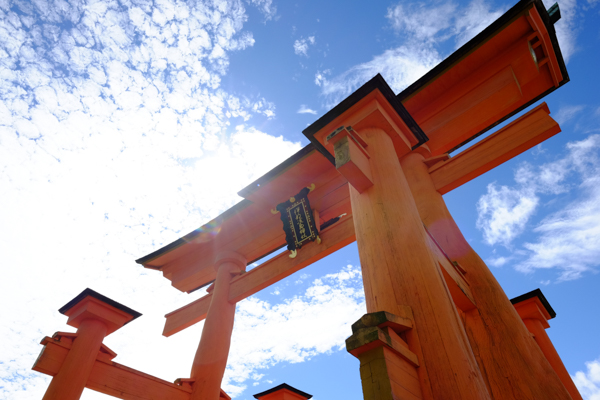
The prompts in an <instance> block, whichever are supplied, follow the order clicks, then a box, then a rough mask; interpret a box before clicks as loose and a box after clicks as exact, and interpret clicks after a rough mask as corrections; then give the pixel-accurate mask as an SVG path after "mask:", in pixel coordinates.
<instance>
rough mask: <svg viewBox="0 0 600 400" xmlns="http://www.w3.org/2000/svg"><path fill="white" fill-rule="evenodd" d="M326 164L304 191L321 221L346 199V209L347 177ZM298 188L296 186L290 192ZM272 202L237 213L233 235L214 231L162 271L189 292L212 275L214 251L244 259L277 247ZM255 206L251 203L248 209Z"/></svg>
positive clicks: (279, 237)
mask: <svg viewBox="0 0 600 400" xmlns="http://www.w3.org/2000/svg"><path fill="white" fill-rule="evenodd" d="M330 167H331V168H330V170H328V171H327V172H325V173H324V175H323V176H322V177H323V181H321V180H319V179H316V180H315V182H316V183H315V186H316V188H315V190H313V191H312V192H311V193H309V195H308V198H309V200H310V202H311V207H312V208H313V209H316V210H318V211H319V213H320V215H321V218H323V219H324V220H325V221H326V220H328V219H330V218H333V217H336V216H338V215H340V214H341V212H339V211H340V207H339V206H340V205H342V206H343V205H344V203H348V209H349V194H348V189H347V181H346V179H345V178H344V177H343V176H341V175H340V174H339V173H338V172H337V171H336V170H335V168H334V167H333V166H331V164H330ZM317 185H319V186H317ZM301 188H302V187H300V188H296V189H295V191H294V192H292V194H295V193H296V191H298V190H300V189H301ZM275 205H276V203H275V202H274V204H272V205H270V206H269V208H265V209H262V210H259V211H260V212H257V214H252V215H246V214H244V215H240V216H239V218H238V227H239V232H238V233H239V235H238V236H237V237H235V238H228V237H225V238H222V237H219V235H217V237H216V238H215V239H214V240H213V241H212V242H209V243H207V246H203V247H198V249H197V250H194V251H191V252H190V253H188V254H186V255H185V256H182V257H180V258H177V259H176V260H173V261H171V262H170V263H168V264H167V265H165V266H164V267H163V268H162V271H163V274H164V275H165V277H167V278H168V279H170V280H171V281H172V285H173V286H174V287H176V288H177V289H179V290H181V291H185V292H190V291H192V290H195V289H197V288H198V287H200V286H202V285H203V284H206V283H208V282H210V281H211V280H213V279H214V271H213V268H212V263H213V260H214V257H215V254H216V252H218V251H235V252H237V253H239V254H242V255H244V257H246V259H248V260H254V259H256V258H258V257H260V256H262V255H264V254H268V253H270V252H271V251H273V250H274V249H277V248H278V247H281V246H282V245H283V244H284V243H285V234H284V232H283V226H282V223H281V220H280V218H279V214H276V215H273V214H271V211H270V209H271V208H273V207H274V206H275ZM257 207H258V206H256V207H255V206H254V205H252V206H251V207H250V208H249V209H250V210H254V209H256V208H257ZM267 213H268V214H267ZM261 218H262V219H261Z"/></svg>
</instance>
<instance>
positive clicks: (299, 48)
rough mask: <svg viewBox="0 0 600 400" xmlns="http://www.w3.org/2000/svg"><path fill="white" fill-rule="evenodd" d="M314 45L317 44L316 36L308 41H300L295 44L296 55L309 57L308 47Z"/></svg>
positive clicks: (307, 39)
mask: <svg viewBox="0 0 600 400" xmlns="http://www.w3.org/2000/svg"><path fill="white" fill-rule="evenodd" d="M313 44H315V37H314V36H309V37H308V38H306V39H304V38H302V39H298V40H296V41H295V42H294V53H296V55H298V56H304V57H308V46H311V45H313Z"/></svg>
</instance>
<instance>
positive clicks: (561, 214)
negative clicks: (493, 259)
mask: <svg viewBox="0 0 600 400" xmlns="http://www.w3.org/2000/svg"><path fill="white" fill-rule="evenodd" d="M567 151H568V154H567V155H566V156H565V157H564V158H562V159H559V160H557V161H554V162H551V163H547V164H544V165H541V166H539V167H536V168H534V167H532V166H530V165H528V164H523V165H522V166H521V167H520V168H519V169H518V170H517V172H516V174H515V180H516V181H517V186H516V187H514V188H510V187H507V186H501V187H500V188H497V187H496V185H495V184H490V185H489V186H488V193H487V194H485V195H484V196H482V197H481V198H480V200H479V203H478V222H477V225H478V227H479V228H480V229H481V230H482V231H483V235H484V239H485V241H486V242H487V243H488V244H490V245H493V244H502V245H504V246H509V245H511V244H512V241H513V240H514V239H515V238H516V237H517V236H518V235H520V234H522V233H523V232H524V231H525V229H526V225H527V223H528V221H529V219H530V217H531V216H532V215H533V214H534V212H535V210H536V208H537V207H538V206H539V204H540V202H541V197H540V196H541V195H542V194H554V195H557V194H561V193H570V192H573V191H577V193H578V196H577V199H576V200H573V201H571V202H570V203H568V204H567V205H566V206H565V207H563V208H562V209H561V210H559V211H556V212H554V213H552V214H550V215H549V216H547V217H546V218H544V219H543V220H542V221H541V222H539V223H538V224H537V225H536V226H535V227H533V229H532V233H534V234H537V237H536V238H535V239H534V240H529V241H527V242H525V243H523V244H522V248H521V249H519V251H518V255H519V258H518V259H516V260H515V261H514V263H513V264H514V266H515V268H516V269H518V270H520V271H522V272H532V271H534V270H536V269H549V268H554V269H556V270H558V271H559V272H560V276H559V279H560V280H570V279H576V278H579V277H581V276H582V274H583V273H584V272H585V271H589V270H591V269H594V268H596V267H597V266H598V259H599V258H600V189H599V188H600V154H599V152H600V136H599V135H591V136H589V137H588V138H587V139H585V140H582V141H578V142H572V143H569V144H568V145H567ZM567 178H569V180H567Z"/></svg>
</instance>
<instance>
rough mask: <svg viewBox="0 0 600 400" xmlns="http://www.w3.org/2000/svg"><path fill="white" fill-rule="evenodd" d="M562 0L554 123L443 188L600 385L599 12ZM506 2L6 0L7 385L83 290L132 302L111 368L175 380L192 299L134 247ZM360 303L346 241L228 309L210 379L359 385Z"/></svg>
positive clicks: (61, 326) (598, 393)
mask: <svg viewBox="0 0 600 400" xmlns="http://www.w3.org/2000/svg"><path fill="white" fill-rule="evenodd" d="M559 4H560V7H561V12H562V19H561V20H560V21H559V22H558V23H557V24H556V28H557V31H558V36H559V41H560V44H561V48H562V51H563V55H564V56H565V59H566V60H567V69H568V70H569V74H570V77H571V82H570V83H568V84H567V85H565V86H564V87H562V88H561V89H559V90H557V91H556V92H554V93H552V94H551V95H549V96H548V97H547V98H546V99H545V101H546V102H547V103H548V105H549V107H550V110H551V112H552V114H551V115H552V116H553V117H554V118H555V119H556V120H557V121H558V122H559V123H560V124H561V127H562V130H563V131H562V132H561V133H560V134H558V135H557V136H555V137H553V138H551V139H550V140H548V141H547V142H544V143H543V144H541V145H539V146H537V147H536V148H534V149H532V150H530V151H529V152H527V153H526V154H523V155H521V156H519V157H517V158H515V159H513V160H511V161H509V162H507V163H505V164H504V165H502V166H500V167H498V168H496V169H495V170H494V171H491V172H489V173H488V174H486V175H484V176H482V177H480V178H478V179H476V180H474V181H472V182H470V183H468V184H466V185H464V186H462V187H460V188H458V189H456V190H454V191H453V192H450V193H449V194H447V195H445V199H446V201H447V203H448V205H449V207H450V210H451V212H452V213H453V215H454V216H455V219H456V220H457V222H458V224H459V226H460V228H461V229H462V230H463V232H464V234H465V236H466V237H467V239H468V240H469V241H470V243H471V244H472V246H473V247H474V248H475V249H476V250H477V251H478V252H479V254H480V255H481V256H482V258H483V259H484V260H486V262H487V263H488V265H489V266H490V268H491V269H492V271H493V272H494V274H495V275H496V276H497V278H498V280H499V281H500V283H501V284H502V286H503V287H504V289H505V291H506V293H507V294H508V296H509V297H515V296H518V295H520V294H523V293H525V292H528V291H530V290H533V289H535V288H538V287H539V288H541V289H542V291H543V292H544V293H545V295H546V297H547V298H548V300H549V302H550V304H551V305H552V306H553V307H554V309H555V310H556V311H557V317H556V319H554V320H552V321H550V324H551V328H550V329H549V330H548V333H549V335H550V337H551V338H552V340H553V341H554V344H555V346H556V348H557V350H558V351H559V353H560V355H561V356H562V358H563V361H564V362H565V365H566V366H567V369H568V370H569V372H570V373H571V374H572V375H573V376H574V377H575V381H576V383H577V384H578V386H579V387H580V389H581V391H582V394H584V397H585V398H586V399H600V341H598V339H597V338H598V330H599V329H600V326H599V324H598V312H597V311H596V305H597V304H598V303H600V290H598V288H600V277H599V275H598V267H599V264H600V261H598V260H600V189H599V187H600V184H599V183H600V182H598V181H599V180H600V178H599V177H600V128H599V126H600V124H599V123H600V100H599V99H598V95H597V93H599V92H600V80H599V79H598V77H597V73H598V65H600V55H599V52H598V49H599V48H600V30H599V28H598V26H600V24H599V22H600V16H599V13H600V7H599V2H598V1H597V0H566V1H560V2H559ZM512 5H513V3H512V2H508V3H507V2H500V1H496V2H492V1H473V2H469V1H462V2H460V1H453V2H441V1H424V2H409V1H402V2H398V1H378V2H358V1H356V2H354V1H351V2H348V1H344V2H340V1H329V2H323V1H303V2H293V1H285V2H283V1H277V0H244V1H242V0H239V1H205V2H177V1H171V0H162V1H154V2H152V1H122V2H118V1H87V2H78V1H42V0H37V1H31V2H27V1H8V0H0V80H2V83H1V85H0V206H1V207H0V254H2V260H3V265H4V267H3V268H2V271H3V274H4V276H3V279H1V280H0V301H1V302H2V304H3V307H2V311H1V312H0V317H1V318H2V321H3V323H2V324H1V326H0V338H1V339H2V340H1V341H0V343H1V344H0V399H39V398H41V396H42V394H43V392H44V391H45V388H46V387H47V385H48V382H49V378H48V377H46V376H43V375H41V374H39V373H37V372H33V371H31V370H30V368H31V366H32V365H33V363H34V361H35V359H36V357H37V355H38V354H39V351H40V350H41V346H40V345H39V341H40V340H41V339H42V338H43V337H44V336H46V335H49V336H50V335H52V333H54V332H55V331H58V330H66V331H69V330H72V328H70V327H68V326H66V325H65V321H66V318H65V317H64V316H62V315H60V314H59V313H58V312H57V310H58V308H60V307H61V306H62V305H64V304H66V303H67V302H68V301H69V300H70V299H72V298H73V297H75V296H76V295H77V294H78V293H79V292H81V291H82V290H83V289H84V288H86V287H90V288H92V289H94V290H96V291H98V292H100V293H102V294H104V295H106V296H108V297H111V298H113V299H115V300H116V301H119V302H122V303H124V304H125V305H127V306H129V307H131V308H133V309H135V310H137V311H140V312H141V313H143V314H144V315H143V316H142V317H141V318H139V319H138V320H136V321H135V322H134V323H132V324H130V325H127V326H126V327H124V328H123V329H121V330H120V331H117V332H116V333H114V334H113V335H111V336H109V337H108V338H107V339H106V341H105V343H106V344H107V345H108V346H109V347H110V348H111V349H113V350H114V351H115V352H117V353H118V357H117V358H116V359H115V361H116V362H119V363H121V364H125V365H127V366H130V367H132V368H136V369H139V370H141V371H143V372H146V373H150V374H153V375H155V376H158V377H160V378H163V379H166V380H170V381H172V380H174V379H176V378H179V377H187V376H189V370H190V368H191V361H192V358H193V355H194V352H195V349H196V346H197V343H198V339H199V336H200V330H201V328H202V324H198V325H197V326H193V327H191V328H188V329H187V330H185V331H183V332H180V333H178V334H176V335H174V336H172V337H170V338H164V337H162V336H161V332H162V327H163V324H164V318H163V316H164V314H166V313H168V312H170V311H172V310H174V309H176V308H178V307H180V306H182V305H184V304H187V303H189V302H191V301H193V300H195V299H196V298H198V297H200V296H201V295H202V293H198V292H196V293H193V294H190V295H188V294H183V293H179V292H178V291H177V290H176V289H174V288H172V287H170V285H169V282H168V281H167V280H166V279H163V278H162V276H161V274H160V273H157V272H154V271H149V270H144V269H143V268H142V267H140V266H139V265H137V264H135V262H134V260H135V259H137V258H139V257H141V256H144V255H146V254H148V253H150V252H152V251H154V250H156V249H158V248H160V247H162V246H163V245H165V244H167V243H170V242H172V241H173V240H175V239H177V238H179V237H180V236H182V235H184V234H186V233H188V232H190V231H192V230H193V229H195V228H197V227H199V226H200V225H202V224H204V223H205V222H207V221H209V220H210V219H212V218H213V217H215V216H216V215H218V214H220V213H221V212H222V211H224V210H226V209H227V208H229V207H230V206H232V205H233V204H235V203H236V202H237V201H239V198H238V197H237V195H236V192H237V191H238V190H240V189H241V188H243V187H244V186H245V185H246V184H248V183H249V182H251V181H253V180H254V179H256V178H257V177H259V176H261V175H262V174H264V173H265V172H267V171H268V170H270V169H271V168H273V167H274V166H276V165H277V164H278V163H280V162H281V161H283V160H284V159H286V158H287V157H289V156H290V155H291V154H293V153H294V152H295V151H297V150H298V149H300V148H301V147H303V146H305V145H306V144H307V143H308V142H307V140H306V139H305V138H304V136H303V135H302V134H301V131H302V130H303V129H304V128H305V127H306V126H307V125H309V124H310V123H312V122H314V121H315V120H316V119H317V118H319V117H320V116H321V115H323V114H324V113H325V112H327V111H328V110H329V109H330V108H331V107H332V106H333V105H335V104H337V102H339V101H340V100H342V99H343V98H344V97H345V96H347V95H348V94H350V93H351V92H352V91H353V90H354V89H356V88H357V87H358V86H360V85H361V84H362V83H364V82H366V81H367V80H369V79H370V78H372V77H373V76H374V75H375V74H377V73H381V74H382V75H383V76H384V78H385V79H386V81H387V82H388V83H389V84H390V86H391V87H392V88H393V89H394V91H396V92H398V91H400V90H402V89H403V88H404V87H406V86H407V85H409V84H410V83H412V82H413V81H415V80H416V79H418V78H419V77H420V76H421V75H423V74H424V73H425V72H427V71H428V70H429V69H430V68H432V67H433V66H435V65H436V64H437V63H439V62H440V61H441V60H443V59H444V58H445V57H447V56H448V55H449V54H451V53H452V52H453V51H454V50H456V49H457V48H458V47H460V46H461V45H462V44H464V43H465V42H466V41H467V40H469V39H470V38H471V37H473V36H474V35H475V34H477V33H478V32H479V31H480V30H481V29H483V28H484V27H485V26H487V25H488V24H489V23H491V22H492V21H493V20H494V19H495V18H497V17H498V16H500V15H501V14H502V13H503V12H504V11H506V10H507V9H508V8H509V7H510V6H512ZM550 5H551V4H547V7H549V6H550ZM364 312H365V305H364V296H363V294H362V286H361V277H360V262H359V260H358V253H357V250H356V246H355V245H350V246H348V247H347V248H346V249H344V250H343V251H340V252H338V253H336V254H334V255H332V256H330V257H328V258H327V259H325V260H322V261H320V262H318V263H316V264H314V265H312V266H310V267H308V268H306V269H304V270H302V271H300V272H298V273H296V274H294V275H293V276H291V277H289V278H287V279H285V280H283V281H281V282H280V283H278V284H276V285H274V286H272V287H270V288H268V289H265V290H264V291H263V292H261V293H260V294H258V295H256V296H254V297H252V298H250V299H248V300H246V301H243V302H241V303H239V305H238V313H237V316H236V326H235V331H234V336H233V343H232V350H231V355H230V364H229V367H228V371H227V373H226V377H225V380H224V383H223V386H224V388H225V389H226V390H227V391H228V393H230V394H231V395H232V396H235V398H236V399H250V398H252V394H255V393H258V392H261V391H264V390H266V389H269V388H271V387H273V386H275V385H278V384H280V383H283V382H286V383H288V384H291V385H292V386H295V387H297V388H298V389H301V390H303V391H306V392H308V393H311V394H313V395H314V396H315V397H314V398H315V399H325V398H331V397H332V396H334V395H335V397H336V398H337V397H344V398H347V399H361V398H362V394H361V389H360V380H359V379H360V378H359V374H358V361H357V360H356V359H354V358H353V357H352V356H350V355H349V354H347V353H346V351H345V347H344V339H345V338H346V337H347V336H349V335H350V333H351V330H350V324H351V323H352V322H354V321H355V320H356V319H358V318H359V317H360V315H362V313H364ZM83 398H84V399H103V398H107V397H106V396H103V395H100V394H97V393H95V392H92V391H87V390H86V391H85V392H84V396H83Z"/></svg>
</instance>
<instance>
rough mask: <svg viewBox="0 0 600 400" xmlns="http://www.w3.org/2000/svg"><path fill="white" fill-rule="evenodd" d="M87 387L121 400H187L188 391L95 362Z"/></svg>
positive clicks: (132, 371)
mask: <svg viewBox="0 0 600 400" xmlns="http://www.w3.org/2000/svg"><path fill="white" fill-rule="evenodd" d="M87 387H88V388H89V389H92V390H95V391H97V392H100V393H104V394H107V395H109V396H113V397H116V398H118V399H124V400H142V399H143V400H163V399H169V400H189V398H190V389H187V390H186V389H185V388H183V387H181V386H177V385H175V384H174V383H171V382H168V381H165V380H162V379H159V378H156V377H154V376H152V375H148V374H145V373H143V372H140V371H137V370H134V369H132V368H128V367H126V366H124V365H121V364H118V363H111V364H106V363H103V362H100V361H96V363H95V364H94V367H93V369H92V373H91V375H90V379H89V380H88V383H87Z"/></svg>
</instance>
